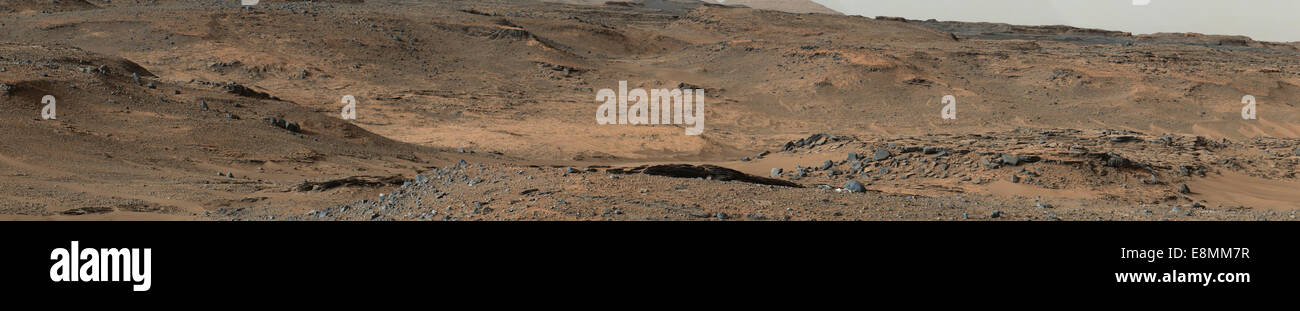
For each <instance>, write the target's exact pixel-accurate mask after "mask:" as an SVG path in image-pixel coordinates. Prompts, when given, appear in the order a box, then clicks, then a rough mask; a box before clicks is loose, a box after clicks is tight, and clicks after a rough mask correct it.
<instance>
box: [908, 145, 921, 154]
mask: <svg viewBox="0 0 1300 311" xmlns="http://www.w3.org/2000/svg"><path fill="white" fill-rule="evenodd" d="M923 150H925V148H922V147H920V146H908V147H903V153H910V152H918V151H923Z"/></svg>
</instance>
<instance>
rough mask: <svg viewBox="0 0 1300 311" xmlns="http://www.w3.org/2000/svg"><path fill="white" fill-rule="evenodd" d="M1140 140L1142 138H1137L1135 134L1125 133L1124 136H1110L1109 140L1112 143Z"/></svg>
mask: <svg viewBox="0 0 1300 311" xmlns="http://www.w3.org/2000/svg"><path fill="white" fill-rule="evenodd" d="M1141 140H1142V139H1141V138H1137V137H1136V136H1127V135H1126V136H1115V137H1111V139H1110V142H1112V143H1127V142H1135V141H1141Z"/></svg>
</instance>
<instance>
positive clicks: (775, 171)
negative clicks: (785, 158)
mask: <svg viewBox="0 0 1300 311" xmlns="http://www.w3.org/2000/svg"><path fill="white" fill-rule="evenodd" d="M770 176H771V177H773V178H776V177H781V168H779V167H778V168H773V169H772V174H771V175H770Z"/></svg>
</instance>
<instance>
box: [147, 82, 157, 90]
mask: <svg viewBox="0 0 1300 311" xmlns="http://www.w3.org/2000/svg"><path fill="white" fill-rule="evenodd" d="M145 87H148V88H151V89H155V88H158V87H157V86H155V85H153V81H149V83H148V84H146V85H145Z"/></svg>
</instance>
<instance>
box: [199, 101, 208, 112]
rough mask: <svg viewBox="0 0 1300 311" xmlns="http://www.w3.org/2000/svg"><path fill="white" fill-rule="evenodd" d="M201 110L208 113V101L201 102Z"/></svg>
mask: <svg viewBox="0 0 1300 311" xmlns="http://www.w3.org/2000/svg"><path fill="white" fill-rule="evenodd" d="M199 109H203V111H208V102H206V101H200V102H199Z"/></svg>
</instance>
